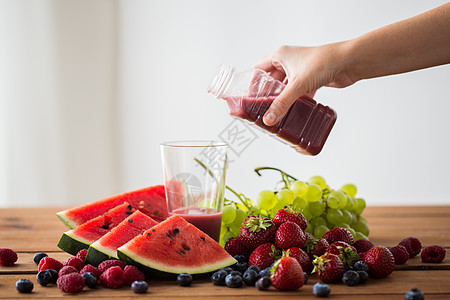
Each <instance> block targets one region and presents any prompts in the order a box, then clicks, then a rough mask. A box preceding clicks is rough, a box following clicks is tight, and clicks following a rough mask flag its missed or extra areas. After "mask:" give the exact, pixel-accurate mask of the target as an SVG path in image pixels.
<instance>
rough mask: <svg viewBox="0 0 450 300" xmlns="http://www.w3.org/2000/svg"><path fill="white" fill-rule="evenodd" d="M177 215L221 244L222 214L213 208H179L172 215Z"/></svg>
mask: <svg viewBox="0 0 450 300" xmlns="http://www.w3.org/2000/svg"><path fill="white" fill-rule="evenodd" d="M172 214H177V215H179V216H180V217H182V218H183V219H185V220H186V221H187V222H189V223H191V224H192V225H194V226H195V227H197V228H198V229H200V230H201V231H203V232H204V233H206V234H207V235H209V236H210V237H211V238H213V239H214V240H215V241H217V242H219V239H220V227H221V221H222V212H217V211H216V210H215V209H212V208H179V209H175V210H174V211H173V212H172V213H170V215H172Z"/></svg>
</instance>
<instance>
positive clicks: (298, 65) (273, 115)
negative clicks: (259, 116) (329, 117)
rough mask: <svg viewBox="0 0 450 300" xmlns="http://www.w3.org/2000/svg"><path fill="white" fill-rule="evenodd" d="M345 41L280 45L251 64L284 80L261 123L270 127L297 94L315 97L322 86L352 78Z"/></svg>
mask: <svg viewBox="0 0 450 300" xmlns="http://www.w3.org/2000/svg"><path fill="white" fill-rule="evenodd" d="M344 49H345V42H342V43H338V44H329V45H324V46H319V47H292V46H282V47H280V48H279V49H278V50H276V51H275V52H273V53H272V54H270V55H269V56H266V57H264V58H263V59H261V60H259V61H258V62H257V63H256V64H255V65H254V67H255V68H258V69H261V70H264V71H266V72H268V73H269V74H270V75H271V76H272V77H274V78H275V79H277V80H279V81H282V82H285V83H287V85H286V88H285V89H284V90H283V92H282V93H281V94H280V95H279V96H278V97H277V98H276V99H275V100H274V101H273V103H272V104H271V106H270V107H269V109H268V110H267V112H266V114H265V115H264V119H263V121H264V123H265V124H266V125H267V126H273V125H275V124H276V123H277V122H279V121H280V120H281V119H282V118H283V117H284V115H285V114H286V113H287V111H288V110H289V108H290V107H291V105H292V104H293V103H294V102H295V100H297V99H298V98H299V97H300V96H303V95H309V96H311V97H312V96H314V94H315V92H316V90H317V89H319V88H320V87H322V86H330V87H336V88H343V87H346V86H349V85H351V84H353V83H354V82H355V81H354V80H352V79H351V78H350V76H349V75H348V73H347V72H346V71H345V60H344V59H343V57H344V56H343V55H341V54H342V53H343V51H344Z"/></svg>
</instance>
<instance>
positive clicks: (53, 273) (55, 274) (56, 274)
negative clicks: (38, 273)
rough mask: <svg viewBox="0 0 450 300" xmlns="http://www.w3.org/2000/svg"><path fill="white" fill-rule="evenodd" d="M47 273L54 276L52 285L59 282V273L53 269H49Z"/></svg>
mask: <svg viewBox="0 0 450 300" xmlns="http://www.w3.org/2000/svg"><path fill="white" fill-rule="evenodd" d="M47 271H48V272H49V273H50V275H52V280H51V281H50V283H55V284H56V281H57V280H58V271H56V270H53V269H48V270H47Z"/></svg>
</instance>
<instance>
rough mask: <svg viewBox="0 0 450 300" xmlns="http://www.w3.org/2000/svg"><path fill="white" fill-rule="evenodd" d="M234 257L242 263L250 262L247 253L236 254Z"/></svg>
mask: <svg viewBox="0 0 450 300" xmlns="http://www.w3.org/2000/svg"><path fill="white" fill-rule="evenodd" d="M233 258H234V259H235V260H237V261H238V262H241V263H244V262H245V263H246V262H248V259H247V257H246V256H245V255H235V256H233Z"/></svg>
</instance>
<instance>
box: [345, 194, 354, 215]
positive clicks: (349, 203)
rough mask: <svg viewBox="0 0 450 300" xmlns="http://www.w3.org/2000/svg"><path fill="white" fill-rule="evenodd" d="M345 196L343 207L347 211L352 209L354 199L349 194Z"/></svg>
mask: <svg viewBox="0 0 450 300" xmlns="http://www.w3.org/2000/svg"><path fill="white" fill-rule="evenodd" d="M345 197H346V198H347V203H345V207H344V209H345V210H348V211H353V210H354V209H355V203H356V200H354V199H353V198H352V197H350V196H349V195H345Z"/></svg>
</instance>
